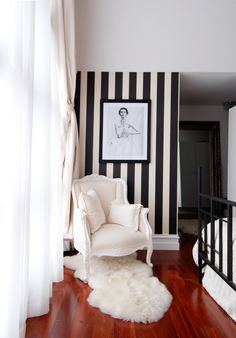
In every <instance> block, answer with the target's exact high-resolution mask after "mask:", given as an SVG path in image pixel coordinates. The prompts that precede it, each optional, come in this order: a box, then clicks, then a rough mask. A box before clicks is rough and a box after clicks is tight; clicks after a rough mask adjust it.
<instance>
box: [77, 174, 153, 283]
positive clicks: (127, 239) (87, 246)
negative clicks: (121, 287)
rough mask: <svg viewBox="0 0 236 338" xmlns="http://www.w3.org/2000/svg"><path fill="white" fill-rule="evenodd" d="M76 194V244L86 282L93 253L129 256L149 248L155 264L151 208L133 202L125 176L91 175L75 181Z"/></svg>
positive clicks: (149, 260) (149, 262) (148, 250)
mask: <svg viewBox="0 0 236 338" xmlns="http://www.w3.org/2000/svg"><path fill="white" fill-rule="evenodd" d="M72 196H73V215H72V217H73V219H72V221H73V238H74V247H75V248H76V249H77V250H78V251H79V252H80V253H81V254H82V256H83V260H84V266H85V275H84V279H83V280H84V281H85V282H87V281H88V276H89V260H90V257H91V256H125V255H129V254H131V253H133V252H135V251H137V250H139V249H143V248H147V256H146V262H147V264H148V265H149V266H152V263H151V255H152V250H153V246H152V230H151V227H150V225H149V223H148V220H147V213H148V209H147V208H143V207H142V206H141V205H137V204H129V202H128V200H127V186H126V183H125V181H124V180H123V179H120V178H114V179H111V178H108V177H106V176H101V175H88V176H85V177H83V178H82V179H76V180H74V181H73V185H72ZM126 222H127V224H126Z"/></svg>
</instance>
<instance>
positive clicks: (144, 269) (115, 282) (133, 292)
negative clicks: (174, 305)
mask: <svg viewBox="0 0 236 338" xmlns="http://www.w3.org/2000/svg"><path fill="white" fill-rule="evenodd" d="M64 265H65V266H66V267H67V268H69V269H73V270H76V271H75V273H74V276H75V277H76V278H79V279H81V280H83V274H84V266H83V260H82V256H81V255H80V254H78V255H76V256H71V257H69V256H67V257H64ZM88 284H89V286H90V287H91V288H92V289H93V291H92V292H91V293H90V295H89V297H88V302H89V304H90V305H92V306H94V307H97V308H99V309H100V310H101V311H102V312H104V313H107V314H109V315H111V316H112V317H114V318H119V319H123V320H130V321H133V322H142V323H150V322H155V321H157V320H159V319H160V318H162V317H163V315H164V314H165V312H166V311H167V310H168V308H169V306H170V304H171V302H172V296H171V294H170V293H169V291H168V290H167V288H166V287H165V285H164V284H162V283H161V282H160V281H159V280H158V278H156V277H153V276H152V269H151V268H150V267H149V266H148V265H147V264H145V263H143V262H141V261H139V260H137V259H136V255H129V256H125V257H92V258H91V260H90V276H89V282H88Z"/></svg>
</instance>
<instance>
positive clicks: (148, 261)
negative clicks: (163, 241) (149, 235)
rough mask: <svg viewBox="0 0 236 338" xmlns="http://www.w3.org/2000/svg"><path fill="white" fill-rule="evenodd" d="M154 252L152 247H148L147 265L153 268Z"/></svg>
mask: <svg viewBox="0 0 236 338" xmlns="http://www.w3.org/2000/svg"><path fill="white" fill-rule="evenodd" d="M152 251H153V248H152V245H150V246H148V248H147V256H146V263H147V265H149V266H150V267H151V268H152V267H153V264H152V262H151V256H152Z"/></svg>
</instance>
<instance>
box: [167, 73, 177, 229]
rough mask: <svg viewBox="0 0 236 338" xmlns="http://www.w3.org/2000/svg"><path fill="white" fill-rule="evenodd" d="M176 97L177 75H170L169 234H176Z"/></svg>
mask: <svg viewBox="0 0 236 338" xmlns="http://www.w3.org/2000/svg"><path fill="white" fill-rule="evenodd" d="M178 97H179V74H178V73H172V74H171V124H170V197H169V198H170V208H169V212H170V214H169V219H170V222H169V223H170V227H169V233H170V234H175V233H176V232H177V227H176V224H177V158H178V156H177V155H178V142H177V141H178V119H179V116H178V113H179V109H178Z"/></svg>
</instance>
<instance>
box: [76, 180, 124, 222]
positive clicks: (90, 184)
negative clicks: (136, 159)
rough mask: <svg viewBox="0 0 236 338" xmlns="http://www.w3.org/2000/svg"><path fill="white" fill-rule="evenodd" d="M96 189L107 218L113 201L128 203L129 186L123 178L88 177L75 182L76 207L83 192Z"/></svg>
mask: <svg viewBox="0 0 236 338" xmlns="http://www.w3.org/2000/svg"><path fill="white" fill-rule="evenodd" d="M90 189H94V190H95V191H96V193H97V194H98V196H99V197H100V200H101V203H102V207H103V210H104V212H105V214H106V216H107V215H108V213H109V205H110V203H111V202H112V201H116V202H117V203H122V204H123V203H128V200H127V185H126V182H125V181H124V180H123V179H121V178H108V177H106V176H103V175H94V174H92V175H88V176H85V177H83V178H81V179H75V180H73V185H72V194H73V200H74V203H75V204H76V206H78V199H79V195H80V193H81V192H87V191H89V190H90Z"/></svg>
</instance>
